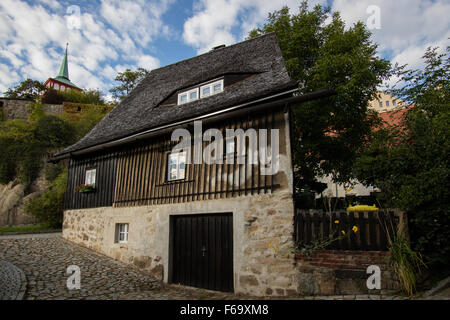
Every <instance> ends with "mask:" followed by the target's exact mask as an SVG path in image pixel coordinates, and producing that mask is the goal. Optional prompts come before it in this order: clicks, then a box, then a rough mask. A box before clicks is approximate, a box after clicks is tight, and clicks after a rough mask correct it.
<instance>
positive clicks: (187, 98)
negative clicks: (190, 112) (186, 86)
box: [178, 79, 223, 105]
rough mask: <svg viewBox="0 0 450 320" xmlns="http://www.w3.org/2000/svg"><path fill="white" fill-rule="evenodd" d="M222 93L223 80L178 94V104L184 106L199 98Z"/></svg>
mask: <svg viewBox="0 0 450 320" xmlns="http://www.w3.org/2000/svg"><path fill="white" fill-rule="evenodd" d="M222 91H223V79H221V80H217V81H214V82H211V83H208V84H205V85H201V86H200V87H197V88H195V89H190V90H188V91H184V92H181V93H179V94H178V104H179V105H180V104H184V103H188V102H191V101H195V100H198V99H200V98H206V97H209V96H212V95H214V94H217V93H220V92H222Z"/></svg>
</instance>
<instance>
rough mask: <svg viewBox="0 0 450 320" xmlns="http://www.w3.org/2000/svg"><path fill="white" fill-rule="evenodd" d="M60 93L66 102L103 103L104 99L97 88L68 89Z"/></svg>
mask: <svg viewBox="0 0 450 320" xmlns="http://www.w3.org/2000/svg"><path fill="white" fill-rule="evenodd" d="M61 95H62V96H63V97H64V101H67V102H77V103H84V104H96V105H105V101H104V100H103V98H102V96H101V93H100V91H97V90H85V91H77V90H69V91H64V92H61Z"/></svg>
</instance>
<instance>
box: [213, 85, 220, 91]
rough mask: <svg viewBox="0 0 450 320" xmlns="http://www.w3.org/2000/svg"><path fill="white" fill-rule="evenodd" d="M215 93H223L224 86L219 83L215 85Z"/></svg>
mask: <svg viewBox="0 0 450 320" xmlns="http://www.w3.org/2000/svg"><path fill="white" fill-rule="evenodd" d="M213 90H214V92H220V91H222V84H221V83H217V84H215V85H214V87H213Z"/></svg>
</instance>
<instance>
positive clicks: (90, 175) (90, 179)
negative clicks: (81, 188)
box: [84, 169, 97, 186]
mask: <svg viewBox="0 0 450 320" xmlns="http://www.w3.org/2000/svg"><path fill="white" fill-rule="evenodd" d="M96 174H97V169H89V170H86V175H85V179H84V184H86V185H93V186H95V176H96Z"/></svg>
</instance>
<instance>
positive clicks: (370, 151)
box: [354, 47, 450, 266]
mask: <svg viewBox="0 0 450 320" xmlns="http://www.w3.org/2000/svg"><path fill="white" fill-rule="evenodd" d="M449 48H450V47H447V51H446V54H438V53H437V48H433V49H431V48H429V49H428V50H427V51H426V53H425V55H424V56H423V58H424V60H425V68H424V69H423V70H405V69H406V68H405V66H402V67H400V68H397V73H398V76H399V77H400V79H401V81H402V82H403V85H402V87H400V88H399V89H393V90H392V94H393V95H395V96H398V97H400V98H401V99H402V100H404V101H406V102H407V103H409V104H411V105H412V106H413V107H411V108H409V109H408V110H407V112H406V114H405V117H404V120H403V121H402V122H401V123H400V124H399V125H393V126H388V127H383V128H380V129H379V130H377V131H375V132H374V133H373V135H372V137H371V139H370V144H368V146H367V148H366V149H365V150H363V152H361V154H360V155H359V157H358V159H357V161H356V162H355V167H354V172H355V175H356V176H357V178H358V179H359V180H360V181H362V182H363V183H364V184H365V185H372V186H376V187H379V188H380V189H381V190H382V191H383V194H384V201H385V202H386V204H387V205H388V206H391V207H397V208H401V209H404V210H407V211H408V220H409V229H410V233H411V240H412V244H413V248H414V249H415V250H417V251H419V252H421V253H422V254H424V255H425V257H426V258H427V259H428V261H429V262H430V264H431V265H434V266H439V265H441V266H448V263H449V262H450V210H449V209H450V206H449V195H450V192H449V188H448V186H449V184H450V168H449V159H450V154H449V150H450V139H449V130H448V128H450V112H449V111H450V80H449V75H450V64H449V61H450V49H449Z"/></svg>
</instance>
